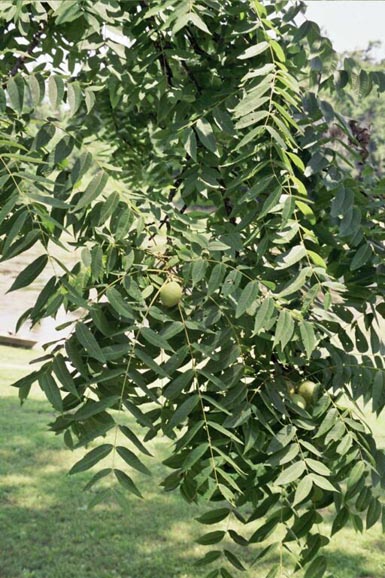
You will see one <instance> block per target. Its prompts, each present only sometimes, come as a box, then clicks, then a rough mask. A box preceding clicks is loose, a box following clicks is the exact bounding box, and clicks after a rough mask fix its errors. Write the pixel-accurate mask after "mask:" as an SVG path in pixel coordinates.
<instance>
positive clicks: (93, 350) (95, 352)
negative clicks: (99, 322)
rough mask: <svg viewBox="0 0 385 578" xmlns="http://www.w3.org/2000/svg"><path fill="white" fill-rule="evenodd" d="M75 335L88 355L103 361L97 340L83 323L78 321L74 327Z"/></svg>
mask: <svg viewBox="0 0 385 578" xmlns="http://www.w3.org/2000/svg"><path fill="white" fill-rule="evenodd" d="M75 333H76V337H77V338H78V340H79V343H80V344H81V345H82V346H83V347H84V349H85V350H86V352H87V353H88V355H90V356H91V357H93V358H94V359H97V360H98V361H101V362H102V363H105V361H106V360H105V357H104V354H103V351H102V350H101V349H100V347H99V344H98V342H97V341H96V339H95V337H94V336H93V334H92V333H91V331H90V330H89V328H88V327H87V326H86V325H84V323H81V322H78V323H77V324H76V329H75Z"/></svg>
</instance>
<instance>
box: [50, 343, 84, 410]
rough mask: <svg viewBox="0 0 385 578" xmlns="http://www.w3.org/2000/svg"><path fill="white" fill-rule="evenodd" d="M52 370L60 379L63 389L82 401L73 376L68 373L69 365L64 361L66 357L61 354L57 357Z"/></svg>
mask: <svg viewBox="0 0 385 578" xmlns="http://www.w3.org/2000/svg"><path fill="white" fill-rule="evenodd" d="M52 368H53V370H54V372H55V374H56V377H57V378H58V380H59V382H60V383H61V384H62V385H63V387H64V388H65V389H66V390H67V391H68V392H69V393H72V395H74V396H75V397H77V398H78V399H80V395H79V392H78V390H77V388H76V385H75V382H74V380H73V378H72V375H71V374H70V372H69V371H68V368H67V365H66V363H65V361H64V357H63V356H62V355H61V354H60V353H58V354H57V355H56V357H55V359H54V361H53V364H52Z"/></svg>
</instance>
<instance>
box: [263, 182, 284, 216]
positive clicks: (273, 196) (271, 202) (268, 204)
mask: <svg viewBox="0 0 385 578" xmlns="http://www.w3.org/2000/svg"><path fill="white" fill-rule="evenodd" d="M281 195H282V188H281V187H280V186H278V187H276V188H275V189H273V191H272V192H271V193H270V195H269V196H268V197H267V199H266V201H265V202H264V203H263V205H262V209H261V211H260V213H258V217H257V218H258V219H262V218H263V217H264V216H265V215H267V214H268V213H270V211H271V210H272V209H274V208H275V207H276V205H277V203H278V201H279V199H280V198H281Z"/></svg>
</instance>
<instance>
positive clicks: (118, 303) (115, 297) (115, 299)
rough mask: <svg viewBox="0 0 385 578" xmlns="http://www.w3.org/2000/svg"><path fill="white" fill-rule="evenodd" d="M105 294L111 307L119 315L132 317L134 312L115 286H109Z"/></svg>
mask: <svg viewBox="0 0 385 578" xmlns="http://www.w3.org/2000/svg"><path fill="white" fill-rule="evenodd" d="M106 296H107V299H108V301H109V302H110V304H111V306H112V307H113V309H114V310H115V311H116V313H118V315H120V316H121V317H125V318H127V319H132V318H133V316H134V313H133V311H132V309H131V307H129V305H128V304H127V303H126V301H125V300H124V298H123V296H122V295H121V294H120V292H119V291H118V290H117V289H115V287H109V288H108V289H107V291H106Z"/></svg>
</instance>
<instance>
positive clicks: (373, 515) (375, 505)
mask: <svg viewBox="0 0 385 578" xmlns="http://www.w3.org/2000/svg"><path fill="white" fill-rule="evenodd" d="M380 517H381V503H380V502H379V500H377V499H376V498H372V499H371V500H370V504H369V508H368V511H367V513H366V529H367V530H368V529H369V528H371V527H372V526H374V524H375V523H376V522H378V520H379V519H380Z"/></svg>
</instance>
